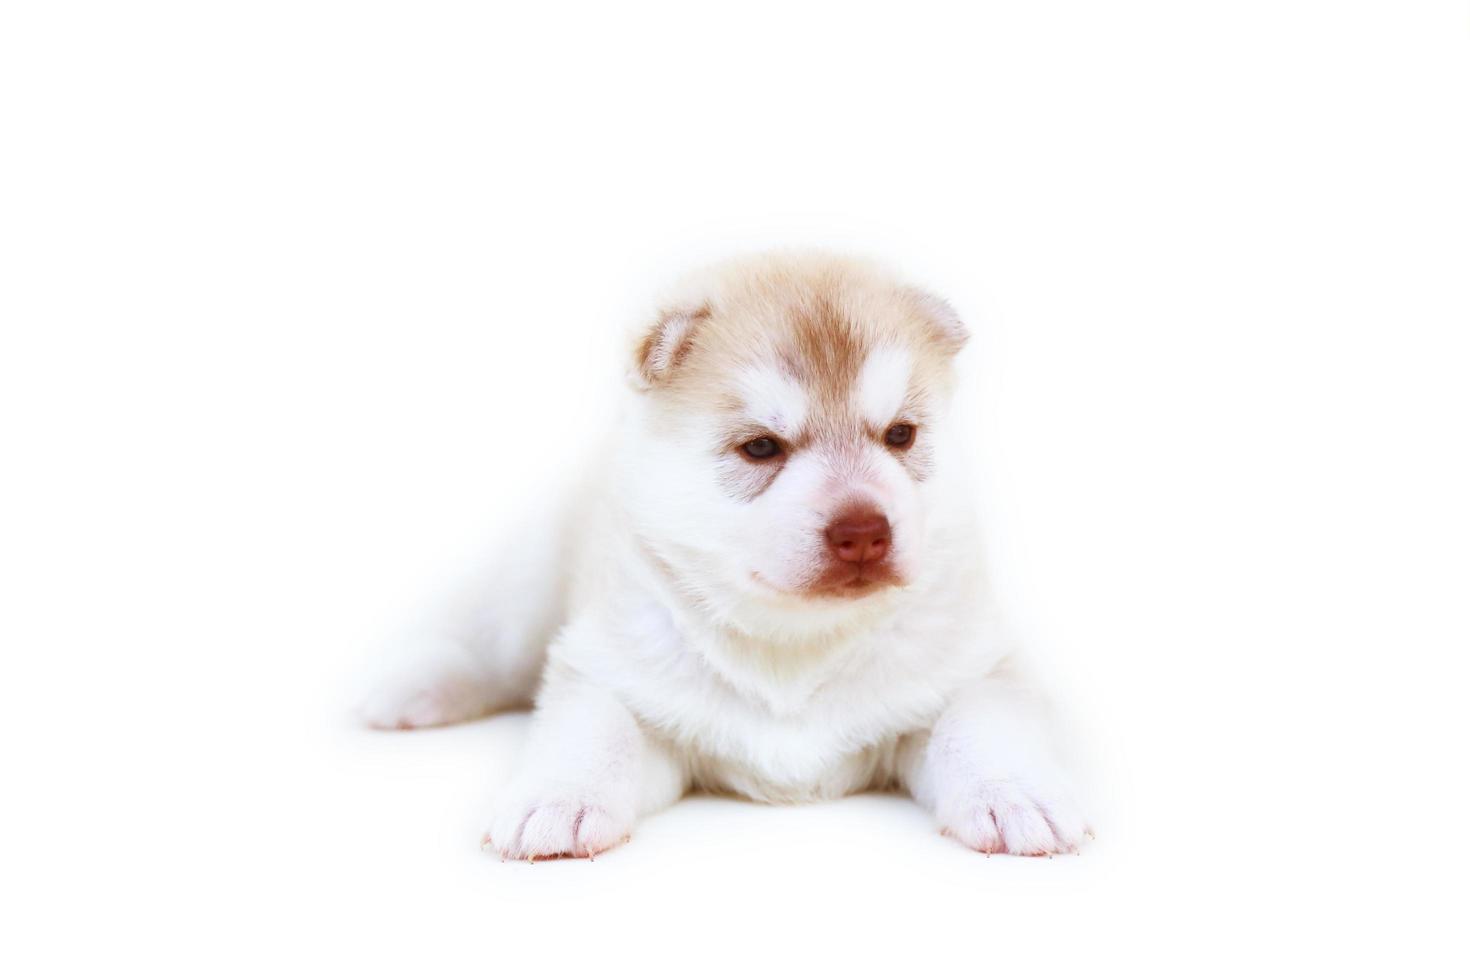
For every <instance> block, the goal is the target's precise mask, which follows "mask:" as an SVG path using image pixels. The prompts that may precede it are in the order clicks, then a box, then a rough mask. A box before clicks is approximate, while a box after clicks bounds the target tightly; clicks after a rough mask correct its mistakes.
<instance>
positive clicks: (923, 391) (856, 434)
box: [637, 253, 965, 496]
mask: <svg viewBox="0 0 1470 980" xmlns="http://www.w3.org/2000/svg"><path fill="white" fill-rule="evenodd" d="M669 308H670V309H672V310H675V311H684V312H675V313H673V314H666V315H665V316H664V317H663V318H662V319H661V321H660V324H659V326H658V327H657V328H655V329H654V330H653V331H652V332H651V333H650V334H648V335H647V336H645V337H644V338H643V341H642V343H641V345H640V347H639V350H638V354H637V361H638V364H639V371H638V375H639V378H640V379H641V381H642V387H645V388H647V389H649V395H650V397H654V398H656V399H657V402H658V404H657V406H656V407H657V409H658V410H659V411H662V412H665V413H667V414H666V418H667V420H668V422H669V424H671V425H678V424H680V423H681V422H683V421H686V420H690V419H695V418H708V417H709V416H711V415H717V416H720V422H721V431H727V432H728V431H734V432H743V431H747V430H748V429H749V428H750V427H751V426H756V425H757V424H758V420H755V419H752V418H750V417H749V416H750V415H751V412H750V411H749V410H748V408H747V402H748V401H749V398H748V384H747V386H746V389H745V390H742V379H748V378H749V377H750V376H751V374H752V372H757V373H759V372H764V373H766V374H770V373H772V372H779V373H780V374H781V375H784V376H786V377H788V378H789V379H790V380H791V381H792V382H794V383H795V384H796V385H798V386H799V387H800V389H801V391H802V392H803V393H804V394H805V401H806V410H805V411H804V413H803V415H802V418H801V420H800V423H801V424H800V431H796V432H785V433H781V435H782V436H783V440H784V441H785V442H786V443H787V444H789V445H790V446H791V447H792V448H793V449H797V448H806V447H809V446H817V445H819V446H821V447H822V448H823V450H824V451H825V452H827V453H830V454H832V455H833V456H834V457H837V456H845V455H854V456H856V455H858V454H859V453H858V451H859V450H865V449H866V447H869V446H872V445H881V444H882V439H883V433H884V430H885V429H886V428H887V427H888V426H890V425H893V424H897V423H899V422H904V423H907V424H912V425H915V426H916V427H917V428H918V429H919V431H920V432H921V433H922V430H923V425H924V421H925V419H924V417H923V416H924V415H925V413H926V412H927V411H929V410H930V406H931V405H932V404H933V403H934V402H935V400H936V399H939V398H942V397H944V396H945V395H947V393H948V390H949V386H950V384H951V369H950V368H951V361H952V358H953V355H954V354H955V352H956V351H958V350H959V348H960V347H961V346H962V345H963V343H964V340H965V331H964V327H963V326H962V325H961V324H960V321H959V318H958V317H957V316H956V315H955V314H954V311H953V310H952V309H951V308H950V307H949V306H948V304H946V303H944V302H943V301H942V300H939V299H937V298H935V297H932V296H930V295H929V294H927V293H924V292H922V291H920V290H918V289H915V288H914V287H912V286H909V285H907V284H905V283H903V282H901V281H899V280H897V279H895V278H894V277H893V276H891V275H890V274H888V273H886V272H884V271H883V270H882V269H881V268H879V267H877V266H875V265H873V264H870V263H867V262H863V261H859V260H854V259H847V258H841V257H836V256H831V255H825V254H791V253H785V254H781V253H778V254H772V255H764V256H757V257H754V258H748V259H744V260H740V261H736V262H732V263H729V264H727V265H724V266H720V267H717V268H715V269H713V270H709V271H707V272H706V273H704V274H703V275H701V276H700V277H698V278H697V279H695V280H693V281H692V282H691V284H690V285H689V286H688V287H687V288H686V290H685V292H684V293H683V295H681V296H680V297H679V299H678V300H677V302H675V303H674V304H673V305H671V306H670V307H669ZM875 351H892V352H900V353H901V355H902V361H903V363H904V365H905V367H906V369H907V390H906V391H905V392H903V396H902V398H901V399H890V401H892V402H897V403H898V404H899V405H900V408H899V411H898V413H897V415H895V417H894V418H892V419H888V420H881V419H869V418H866V417H865V414H864V411H863V408H864V401H865V400H864V399H863V398H862V397H861V391H862V388H863V385H862V384H861V381H862V377H863V369H864V366H865V365H866V364H868V362H869V357H870V355H872V354H873V352H875ZM867 403H868V404H871V399H869V400H867ZM899 416H902V417H899ZM756 434H758V433H753V434H752V435H750V436H748V437H747V438H754V437H755V435H756ZM738 446H739V443H736V444H735V445H734V446H728V445H717V446H712V447H711V450H712V452H716V453H728V452H731V451H733V450H735V449H737V448H738ZM910 455H912V457H913V458H912V460H911V461H909V462H906V463H905V465H906V466H908V467H909V469H910V472H911V473H913V474H914V475H915V477H916V478H922V476H923V474H924V473H925V472H926V471H927V466H926V465H925V460H926V458H927V454H926V452H925V451H924V449H923V446H922V443H920V444H919V445H918V446H916V448H915V449H914V450H912V451H911V453H910ZM737 462H738V461H737ZM739 465H742V466H743V465H746V464H744V463H739ZM732 468H733V467H732ZM770 473H771V470H770V469H769V468H768V469H767V470H766V471H765V473H764V474H762V476H761V478H760V479H755V478H754V476H752V475H751V474H748V473H747V474H745V475H744V476H743V477H737V476H736V475H735V473H730V474H728V475H727V476H728V479H729V481H730V482H732V483H735V484H739V490H738V493H739V495H740V496H748V495H749V494H750V493H751V491H752V490H754V491H755V492H757V493H758V492H759V490H760V489H763V488H764V486H765V485H768V484H769V474H770Z"/></svg>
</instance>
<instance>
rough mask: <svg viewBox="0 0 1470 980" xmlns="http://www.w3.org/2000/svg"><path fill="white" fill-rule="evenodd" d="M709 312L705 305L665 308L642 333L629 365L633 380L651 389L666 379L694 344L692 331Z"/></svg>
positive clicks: (639, 385)
mask: <svg viewBox="0 0 1470 980" xmlns="http://www.w3.org/2000/svg"><path fill="white" fill-rule="evenodd" d="M709 315H710V311H709V307H707V306H701V307H699V308H697V309H674V310H665V311H664V312H663V313H662V314H660V316H659V319H658V323H656V324H654V326H653V329H651V330H649V331H648V332H647V333H646V334H644V336H643V340H642V342H641V343H639V345H638V351H637V355H636V360H635V363H634V366H633V382H634V384H636V385H637V386H638V387H640V388H652V387H654V386H655V385H659V384H662V383H663V382H665V381H667V380H668V379H669V377H670V376H671V375H672V374H673V372H674V369H675V368H677V367H678V366H679V362H680V361H682V360H683V359H684V355H686V354H688V353H689V348H690V347H691V346H692V345H693V343H694V330H695V328H696V327H697V326H698V325H699V324H700V322H701V321H703V320H705V319H707V318H708V317H709Z"/></svg>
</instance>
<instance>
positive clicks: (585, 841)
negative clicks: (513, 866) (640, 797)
mask: <svg viewBox="0 0 1470 980" xmlns="http://www.w3.org/2000/svg"><path fill="white" fill-rule="evenodd" d="M632 829H633V815H632V812H631V810H629V809H628V808H625V807H614V806H611V805H609V804H607V803H605V802H599V801H597V800H593V799H590V798H586V797H577V796H575V795H574V796H562V797H545V798H540V799H534V798H530V799H527V800H525V801H523V802H520V803H516V804H511V805H508V806H504V807H501V809H500V812H499V813H497V814H496V817H495V819H494V820H493V821H492V822H491V824H490V831H489V833H487V834H486V835H485V837H484V839H483V840H482V841H481V842H480V846H481V847H483V848H486V849H487V850H494V851H496V852H497V853H499V854H500V856H501V857H503V858H506V859H509V860H516V861H534V860H535V859H536V858H549V857H578V858H592V857H596V856H597V855H598V854H601V853H602V852H603V851H606V850H608V849H609V848H612V847H616V846H617V845H619V844H621V843H623V842H624V841H625V840H627V839H628V835H629V833H630V832H631V831H632Z"/></svg>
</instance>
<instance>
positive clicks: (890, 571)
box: [750, 561, 904, 599]
mask: <svg viewBox="0 0 1470 980" xmlns="http://www.w3.org/2000/svg"><path fill="white" fill-rule="evenodd" d="M750 577H751V580H752V581H754V582H756V583H757V584H759V585H762V586H764V587H765V588H767V589H769V590H771V591H772V592H777V593H780V594H781V595H784V596H788V597H792V598H798V599H861V598H863V597H864V596H869V595H872V594H873V593H875V592H881V591H883V590H884V589H891V588H896V587H898V586H901V585H903V584H904V580H903V577H902V576H901V575H899V574H898V572H897V571H896V570H895V569H894V567H893V565H892V563H891V562H888V561H874V562H838V563H834V564H832V565H829V566H827V567H826V568H825V569H823V571H822V573H821V574H820V575H818V576H817V578H816V579H814V580H813V581H811V582H808V583H806V584H805V585H802V586H800V587H798V588H794V589H792V588H781V587H780V586H778V585H776V584H775V583H774V582H772V581H770V580H769V579H767V578H766V577H765V576H764V575H762V574H761V573H760V572H751V573H750Z"/></svg>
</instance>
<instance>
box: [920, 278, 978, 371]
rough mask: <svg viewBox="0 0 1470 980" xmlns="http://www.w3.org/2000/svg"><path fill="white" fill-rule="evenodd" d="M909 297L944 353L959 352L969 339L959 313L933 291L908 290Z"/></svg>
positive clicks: (967, 329) (968, 333)
mask: <svg viewBox="0 0 1470 980" xmlns="http://www.w3.org/2000/svg"><path fill="white" fill-rule="evenodd" d="M908 295H909V299H910V300H911V301H912V302H913V304H914V305H915V306H916V307H917V308H918V311H919V315H920V316H921V317H923V319H924V320H925V322H926V323H928V324H929V327H930V329H931V330H932V331H933V332H934V339H935V340H936V341H937V342H938V343H939V346H940V347H941V348H942V349H943V350H944V352H945V353H946V354H950V355H954V354H958V353H959V352H960V348H962V347H964V346H965V342H966V341H967V340H969V339H970V331H969V328H967V327H966V326H965V324H964V322H963V321H961V320H960V315H959V314H958V313H956V312H955V309H954V307H953V306H950V305H949V302H948V301H947V300H943V299H940V298H939V297H938V296H935V295H934V294H933V293H929V292H925V291H924V290H922V289H911V290H909V293H908Z"/></svg>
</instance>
